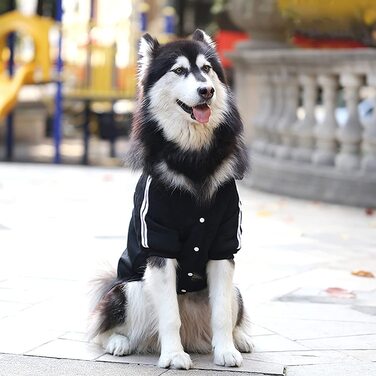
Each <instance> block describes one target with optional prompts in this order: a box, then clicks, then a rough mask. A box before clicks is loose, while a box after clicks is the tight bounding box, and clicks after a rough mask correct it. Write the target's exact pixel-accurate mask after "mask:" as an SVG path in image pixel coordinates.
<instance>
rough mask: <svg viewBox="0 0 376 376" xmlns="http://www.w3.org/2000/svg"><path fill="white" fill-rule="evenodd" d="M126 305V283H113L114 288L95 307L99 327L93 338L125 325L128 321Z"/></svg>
mask: <svg viewBox="0 0 376 376" xmlns="http://www.w3.org/2000/svg"><path fill="white" fill-rule="evenodd" d="M126 304H127V298H126V295H125V292H124V283H123V282H122V281H119V280H118V281H116V282H114V283H113V287H112V288H111V289H110V290H109V291H107V292H106V293H105V294H104V295H103V297H102V298H101V300H100V301H99V303H98V305H97V306H96V307H95V313H97V314H98V315H99V318H98V320H97V322H98V327H97V328H96V329H95V333H93V334H92V336H93V337H95V336H96V335H98V334H100V333H104V332H106V331H107V330H110V329H113V328H115V327H116V326H119V325H121V324H123V323H124V322H125V319H126Z"/></svg>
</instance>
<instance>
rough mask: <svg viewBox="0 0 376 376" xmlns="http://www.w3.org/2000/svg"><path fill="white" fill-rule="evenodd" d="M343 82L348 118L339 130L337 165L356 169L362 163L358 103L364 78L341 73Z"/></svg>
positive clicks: (345, 168)
mask: <svg viewBox="0 0 376 376" xmlns="http://www.w3.org/2000/svg"><path fill="white" fill-rule="evenodd" d="M341 84H342V86H343V88H344V96H345V101H346V108H347V111H348V118H347V121H346V123H345V125H344V127H342V128H339V129H338V130H337V138H338V141H339V142H340V152H339V154H338V155H337V157H336V166H337V167H338V168H339V169H341V170H355V169H357V168H358V167H359V165H360V142H361V139H362V125H361V124H360V120H359V115H358V103H359V89H360V86H361V84H362V80H361V78H360V76H359V75H356V74H352V73H347V74H344V75H341Z"/></svg>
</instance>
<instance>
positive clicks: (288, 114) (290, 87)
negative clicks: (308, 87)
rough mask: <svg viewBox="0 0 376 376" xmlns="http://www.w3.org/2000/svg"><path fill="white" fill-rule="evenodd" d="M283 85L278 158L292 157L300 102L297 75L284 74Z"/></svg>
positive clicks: (278, 128) (278, 127)
mask: <svg viewBox="0 0 376 376" xmlns="http://www.w3.org/2000/svg"><path fill="white" fill-rule="evenodd" d="M281 83H282V87H283V93H282V96H283V97H284V98H285V104H284V107H283V112H282V117H281V119H279V121H278V122H277V126H276V128H277V132H278V134H279V138H280V140H281V145H280V146H279V147H278V148H277V149H276V152H275V155H276V156H277V157H278V158H282V159H288V158H290V157H291V153H292V147H293V133H292V127H293V125H294V124H295V123H296V120H297V117H296V111H297V109H298V103H299V88H298V81H297V79H296V76H294V75H291V74H287V73H285V74H283V76H282V78H281Z"/></svg>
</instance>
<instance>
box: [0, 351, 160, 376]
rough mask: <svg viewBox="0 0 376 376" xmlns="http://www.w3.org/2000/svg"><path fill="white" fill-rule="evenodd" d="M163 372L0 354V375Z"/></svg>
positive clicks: (90, 375)
mask: <svg viewBox="0 0 376 376" xmlns="http://www.w3.org/2000/svg"><path fill="white" fill-rule="evenodd" d="M165 372H166V370H164V369H160V368H156V367H150V366H142V367H141V366H137V365H133V364H128V365H126V364H116V363H113V364H109V363H106V364H104V363H101V362H90V361H81V360H71V359H53V358H41V357H33V356H17V355H0V376H52V375H53V376H140V375H142V376H159V375H162V374H164V373H165Z"/></svg>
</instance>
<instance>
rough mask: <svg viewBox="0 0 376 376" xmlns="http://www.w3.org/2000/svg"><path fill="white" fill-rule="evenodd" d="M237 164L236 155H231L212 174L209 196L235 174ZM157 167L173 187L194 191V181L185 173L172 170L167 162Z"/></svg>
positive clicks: (160, 174) (165, 180)
mask: <svg viewBox="0 0 376 376" xmlns="http://www.w3.org/2000/svg"><path fill="white" fill-rule="evenodd" d="M235 164H236V161H235V159H234V157H230V158H227V159H225V160H224V161H223V162H222V163H221V164H220V165H219V167H218V168H217V169H216V171H215V172H214V174H213V175H212V176H210V180H208V182H209V185H208V187H207V189H206V194H207V196H208V197H207V198H210V197H212V195H213V194H214V193H215V192H216V191H217V190H218V187H219V186H220V185H221V184H223V183H224V182H226V181H228V180H229V178H230V177H232V176H233V175H234V170H235ZM156 169H157V171H158V174H159V176H161V178H162V180H163V181H164V182H166V183H167V184H169V185H170V187H171V188H173V189H175V188H180V189H183V190H186V191H191V192H194V189H195V188H194V185H193V183H192V181H191V180H190V179H189V178H187V177H186V176H185V175H183V174H179V173H177V172H175V171H172V170H170V169H169V167H168V165H167V163H166V162H160V163H159V164H158V165H157V166H156Z"/></svg>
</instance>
